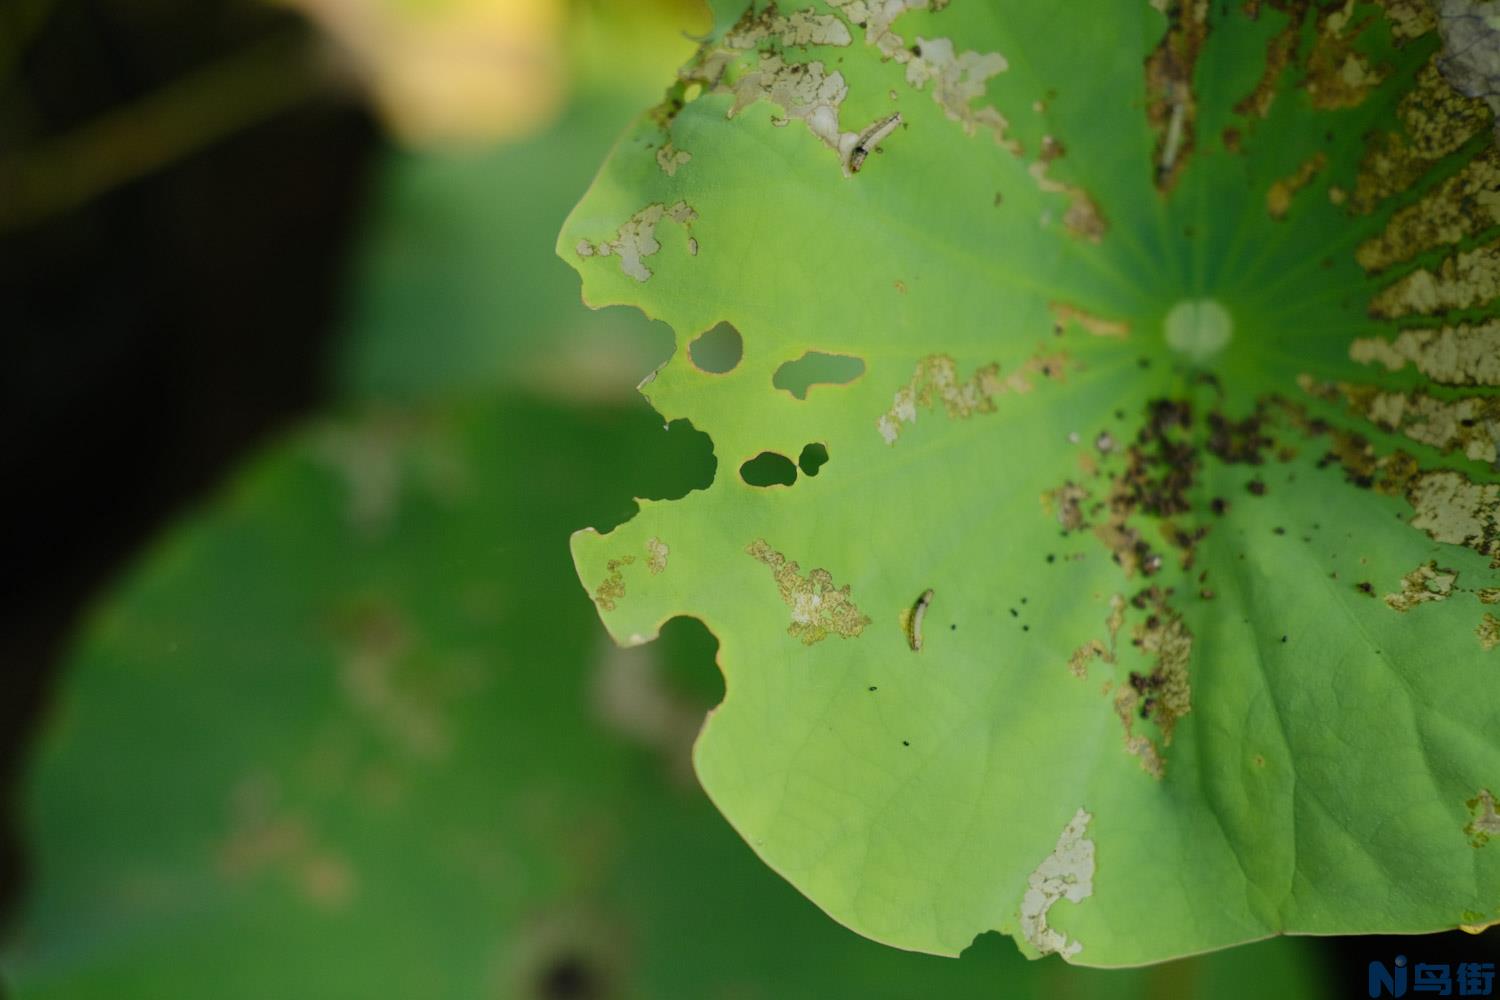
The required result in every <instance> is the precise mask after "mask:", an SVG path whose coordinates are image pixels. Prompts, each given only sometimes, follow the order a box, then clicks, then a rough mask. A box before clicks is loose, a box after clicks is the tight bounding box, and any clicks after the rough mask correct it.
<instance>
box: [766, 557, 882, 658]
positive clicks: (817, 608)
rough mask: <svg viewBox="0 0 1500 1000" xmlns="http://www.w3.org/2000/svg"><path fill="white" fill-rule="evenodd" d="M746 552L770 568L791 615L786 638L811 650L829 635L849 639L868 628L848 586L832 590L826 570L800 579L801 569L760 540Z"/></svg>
mask: <svg viewBox="0 0 1500 1000" xmlns="http://www.w3.org/2000/svg"><path fill="white" fill-rule="evenodd" d="M745 552H746V553H747V554H749V555H750V556H752V557H754V558H755V559H757V560H759V561H760V562H763V563H765V564H766V565H767V566H769V567H771V571H772V573H773V575H774V576H775V578H776V587H777V589H778V590H779V591H780V592H781V599H782V600H783V601H785V602H786V605H787V607H789V608H791V611H792V623H791V624H790V625H789V626H787V634H788V635H791V636H793V637H795V638H797V639H800V640H801V641H802V642H803V643H805V644H806V645H809V646H811V645H812V644H813V643H815V642H821V641H822V640H823V639H826V638H827V637H828V636H829V635H830V634H832V635H837V636H840V637H841V638H844V639H851V638H853V637H855V636H857V635H859V634H860V633H861V632H863V631H864V628H865V626H866V625H868V624H870V618H869V616H868V615H865V614H862V613H861V612H860V610H859V608H858V607H856V606H855V604H854V601H853V600H852V599H851V598H850V596H849V586H848V584H845V585H844V586H843V587H834V585H833V576H832V575H831V574H830V573H829V572H828V571H827V570H826V569H815V570H812V571H811V572H809V573H808V574H807V575H806V576H803V575H802V574H801V571H800V567H799V566H798V565H797V564H796V563H795V562H791V561H789V560H787V558H786V557H785V556H783V555H782V554H781V553H780V552H777V551H775V550H774V549H772V548H771V546H770V545H769V544H768V543H767V542H766V541H765V539H763V538H757V539H756V540H755V541H753V542H751V543H750V544H749V545H747V546H746V547H745Z"/></svg>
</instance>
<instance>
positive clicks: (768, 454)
mask: <svg viewBox="0 0 1500 1000" xmlns="http://www.w3.org/2000/svg"><path fill="white" fill-rule="evenodd" d="M740 478H741V479H743V480H744V481H745V482H747V483H749V484H750V485H751V486H790V485H792V484H793V483H795V482H796V481H797V467H796V466H795V465H793V464H792V460H791V459H790V458H787V457H786V456H785V455H778V454H777V453H776V452H774V451H763V452H761V453H760V454H759V455H756V456H755V457H754V458H752V459H751V460H750V461H748V462H746V463H745V464H744V465H742V466H740Z"/></svg>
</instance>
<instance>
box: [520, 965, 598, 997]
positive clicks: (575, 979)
mask: <svg viewBox="0 0 1500 1000" xmlns="http://www.w3.org/2000/svg"><path fill="white" fill-rule="evenodd" d="M536 993H537V996H538V997H540V998H542V1000H597V998H600V997H603V996H604V995H605V993H604V984H603V982H602V981H601V980H600V978H599V974H598V973H597V972H595V971H594V969H593V968H592V967H591V966H590V965H589V964H588V963H587V962H585V961H584V960H583V959H582V958H581V957H580V956H578V955H559V956H558V957H557V958H555V959H553V960H552V961H551V962H550V963H548V964H547V965H546V966H545V967H544V968H543V969H542V970H541V973H540V975H539V977H538V980H537V991H536Z"/></svg>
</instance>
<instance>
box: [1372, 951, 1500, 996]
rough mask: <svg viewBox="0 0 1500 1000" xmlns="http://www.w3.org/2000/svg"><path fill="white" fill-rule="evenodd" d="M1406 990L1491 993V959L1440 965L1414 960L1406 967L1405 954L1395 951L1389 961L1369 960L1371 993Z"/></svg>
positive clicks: (1391, 993) (1392, 993) (1440, 993)
mask: <svg viewBox="0 0 1500 1000" xmlns="http://www.w3.org/2000/svg"><path fill="white" fill-rule="evenodd" d="M1408 992H1410V993H1431V994H1433V995H1435V996H1440V997H1451V996H1460V997H1487V996H1491V995H1493V994H1494V992H1495V963H1494V962H1460V963H1459V964H1458V965H1441V964H1428V963H1425V962H1417V963H1416V964H1415V965H1411V966H1409V967H1408V965H1407V963H1406V956H1405V955H1397V956H1396V960H1395V961H1394V962H1392V963H1391V964H1390V965H1386V964H1385V963H1384V962H1371V963H1370V996H1371V997H1404V996H1406V994H1407V993H1408Z"/></svg>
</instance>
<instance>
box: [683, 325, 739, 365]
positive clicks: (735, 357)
mask: <svg viewBox="0 0 1500 1000" xmlns="http://www.w3.org/2000/svg"><path fill="white" fill-rule="evenodd" d="M744 356H745V342H744V341H743V340H741V339H740V331H738V330H736V329H735V328H734V327H732V326H730V325H729V324H728V323H720V324H719V325H718V326H716V327H714V328H713V329H712V330H709V331H708V332H707V333H705V334H703V335H702V336H701V337H699V338H698V339H697V340H695V341H693V342H692V343H691V344H689V345H688V357H689V358H691V359H692V362H693V364H694V366H696V367H697V368H698V369H699V370H701V371H705V372H708V373H709V374H710V375H724V374H726V373H728V372H732V371H734V367H735V365H737V364H739V363H740V358H742V357H744Z"/></svg>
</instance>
